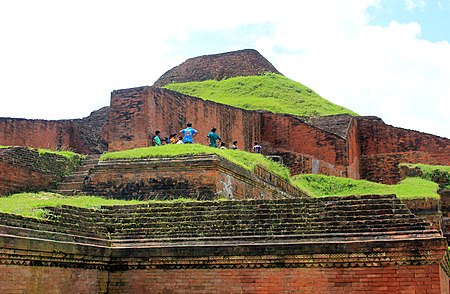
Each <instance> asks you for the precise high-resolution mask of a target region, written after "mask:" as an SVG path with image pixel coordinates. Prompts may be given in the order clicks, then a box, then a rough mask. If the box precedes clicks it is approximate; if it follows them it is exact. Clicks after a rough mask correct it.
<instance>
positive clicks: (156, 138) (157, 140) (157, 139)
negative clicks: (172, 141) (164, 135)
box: [153, 131, 162, 146]
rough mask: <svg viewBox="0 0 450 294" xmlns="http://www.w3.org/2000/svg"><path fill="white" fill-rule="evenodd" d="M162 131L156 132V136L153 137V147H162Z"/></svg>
mask: <svg viewBox="0 0 450 294" xmlns="http://www.w3.org/2000/svg"><path fill="white" fill-rule="evenodd" d="M160 133H161V132H160V131H156V132H155V136H154V137H153V145H155V146H161V144H162V142H161V138H160V137H159V134H160Z"/></svg>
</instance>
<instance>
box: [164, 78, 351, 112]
mask: <svg viewBox="0 0 450 294" xmlns="http://www.w3.org/2000/svg"><path fill="white" fill-rule="evenodd" d="M164 88H167V89H170V90H173V91H177V92H180V93H183V94H187V95H191V96H195V97H199V98H202V99H204V100H211V101H214V102H217V103H222V104H227V105H231V106H234V107H239V108H244V109H248V110H268V111H271V112H274V113H284V114H291V115H296V116H324V115H332V114H350V115H357V114H356V113H354V112H353V111H351V110H349V109H346V108H344V107H342V106H339V105H336V104H333V103H331V102H330V101H328V100H326V99H324V98H322V97H320V96H319V95H318V94H317V93H315V92H314V91H312V90H311V89H309V88H307V87H305V86H304V85H302V84H300V83H298V82H295V81H293V80H290V79H288V78H286V77H285V76H282V75H279V74H273V73H266V74H265V75H261V76H246V77H235V78H229V79H225V80H221V81H216V80H208V81H202V82H188V83H173V84H169V85H166V86H164Z"/></svg>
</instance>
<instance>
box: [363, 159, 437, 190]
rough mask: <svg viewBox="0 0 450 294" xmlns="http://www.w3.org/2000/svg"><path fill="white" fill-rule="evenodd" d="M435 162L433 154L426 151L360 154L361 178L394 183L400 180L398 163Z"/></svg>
mask: <svg viewBox="0 0 450 294" xmlns="http://www.w3.org/2000/svg"><path fill="white" fill-rule="evenodd" d="M425 162H428V163H430V162H433V163H434V164H436V161H435V159H434V158H433V155H432V154H430V153H428V152H411V151H410V152H395V153H384V154H376V155H371V156H367V155H361V157H360V172H361V178H363V179H366V180H369V181H373V182H377V183H383V184H396V183H398V182H399V181H400V180H402V178H403V177H402V175H401V169H400V166H399V164H400V163H425Z"/></svg>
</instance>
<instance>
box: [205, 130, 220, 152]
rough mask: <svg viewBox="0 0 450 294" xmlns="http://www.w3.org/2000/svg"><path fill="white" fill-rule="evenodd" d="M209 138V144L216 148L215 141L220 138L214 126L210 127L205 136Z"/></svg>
mask: <svg viewBox="0 0 450 294" xmlns="http://www.w3.org/2000/svg"><path fill="white" fill-rule="evenodd" d="M206 137H207V140H209V146H211V147H214V148H217V147H218V146H217V141H220V140H222V138H221V137H220V136H219V135H217V134H216V128H212V129H211V132H210V133H209V134H208V135H207V136H206Z"/></svg>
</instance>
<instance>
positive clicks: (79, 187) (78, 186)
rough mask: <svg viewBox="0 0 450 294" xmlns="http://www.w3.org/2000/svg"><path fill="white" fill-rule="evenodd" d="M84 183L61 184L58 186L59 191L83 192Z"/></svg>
mask: <svg viewBox="0 0 450 294" xmlns="http://www.w3.org/2000/svg"><path fill="white" fill-rule="evenodd" d="M83 186H84V182H62V183H60V184H59V187H58V189H59V190H80V191H81V190H83Z"/></svg>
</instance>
